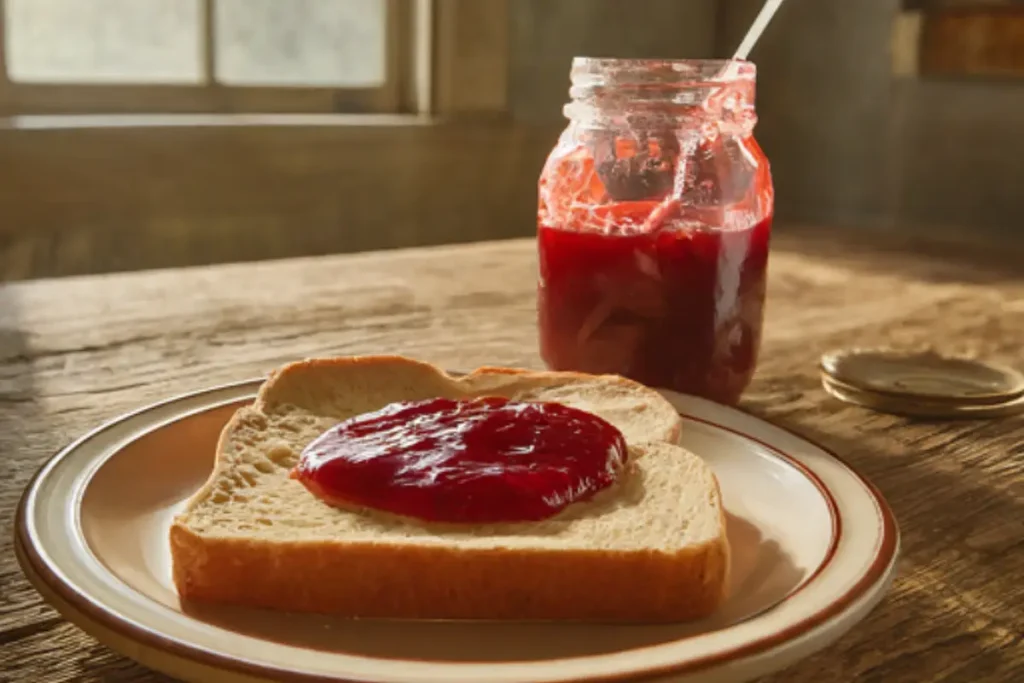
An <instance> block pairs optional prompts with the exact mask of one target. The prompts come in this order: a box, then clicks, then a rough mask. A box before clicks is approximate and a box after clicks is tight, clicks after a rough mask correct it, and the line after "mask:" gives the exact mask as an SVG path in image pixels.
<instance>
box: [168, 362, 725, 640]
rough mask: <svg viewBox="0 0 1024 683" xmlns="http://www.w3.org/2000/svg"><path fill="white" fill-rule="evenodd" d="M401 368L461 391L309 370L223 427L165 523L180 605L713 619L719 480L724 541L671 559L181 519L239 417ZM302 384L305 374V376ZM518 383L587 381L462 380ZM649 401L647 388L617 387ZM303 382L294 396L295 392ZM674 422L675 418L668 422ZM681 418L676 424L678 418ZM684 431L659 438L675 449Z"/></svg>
mask: <svg viewBox="0 0 1024 683" xmlns="http://www.w3.org/2000/svg"><path fill="white" fill-rule="evenodd" d="M396 362H400V363H408V364H410V367H413V368H414V369H415V371H416V372H422V373H423V375H424V377H425V378H429V381H431V382H433V381H437V382H441V383H445V385H446V390H448V389H451V390H452V391H454V392H458V391H464V390H465V386H466V380H463V379H456V378H452V377H451V376H449V375H447V374H446V373H444V372H443V371H441V370H439V369H438V368H436V367H435V366H433V365H430V364H428V363H422V362H419V361H412V360H409V359H406V358H403V357H400V356H364V357H351V358H336V359H335V358H332V359H312V360H306V361H300V362H297V363H292V364H290V365H287V366H285V367H283V368H281V369H280V370H278V371H276V372H274V373H272V374H271V376H270V377H269V378H268V380H267V381H266V382H265V383H264V384H263V386H262V387H261V388H260V390H259V392H258V395H257V398H256V401H255V403H254V405H253V407H252V408H248V409H245V408H243V409H241V410H240V411H239V412H237V413H236V414H235V415H234V416H233V417H232V419H231V420H230V421H229V422H228V424H227V425H226V426H225V428H224V430H223V431H222V433H221V436H220V441H219V443H218V446H217V458H216V462H215V466H214V471H213V472H212V473H211V475H210V478H209V479H208V481H207V482H206V484H205V485H204V486H203V487H202V488H201V489H200V491H198V492H197V493H196V494H195V495H194V496H193V497H192V499H191V500H190V501H189V504H188V505H187V507H186V510H185V511H184V512H183V513H182V514H181V515H179V516H178V517H177V518H176V519H175V520H174V522H173V523H172V526H171V529H170V545H171V557H172V575H173V580H174V584H175V586H176V588H177V590H178V593H179V595H180V597H181V599H182V600H183V601H185V602H188V601H209V602H222V603H231V604H238V605H247V606H253V607H265V608H273V609H279V610H287V611H297V612H319V613H329V614H341V615H347V616H353V617H366V618H432V619H437V618H462V619H527V620H534V619H540V620H547V619H558V620H611V621H637V622H664V621H680V620H689V619H695V618H701V617H704V616H707V615H709V614H711V613H712V612H713V611H714V610H715V609H716V608H717V607H718V605H719V604H720V603H721V601H722V599H723V598H724V596H725V592H726V589H727V582H728V577H729V565H730V552H729V547H728V542H727V540H726V536H725V533H724V528H725V519H724V507H723V506H722V505H721V493H720V489H719V486H718V481H717V479H716V480H714V491H713V493H712V494H711V495H713V497H714V498H715V499H716V500H715V503H716V504H717V506H718V509H719V511H720V514H721V516H722V519H721V529H723V532H722V533H721V534H720V535H718V536H717V537H715V538H714V539H712V540H710V541H708V542H705V543H700V544H694V545H691V546H687V547H685V548H683V549H681V550H678V551H675V552H669V551H660V550H655V549H651V550H643V551H623V550H608V549H593V550H581V549H571V550H570V549H558V548H503V547H492V548H467V547H457V546H444V545H437V544H422V543H394V542H369V541H359V542H357V541H344V540H340V539H339V540H337V541H324V540H315V541H312V540H310V541H303V540H274V541H272V542H270V541H266V540H262V539H259V538H252V539H249V538H243V537H237V536H232V535H214V534H205V533H204V534H199V533H196V532H195V531H193V530H192V528H190V526H189V524H188V516H189V514H190V513H191V512H192V510H193V509H194V508H195V507H196V506H198V505H199V504H200V503H201V502H202V501H203V500H205V498H206V497H207V495H208V494H209V493H210V492H211V489H212V488H213V487H214V486H215V484H216V482H217V480H218V477H219V476H220V475H221V474H222V470H223V469H224V468H225V466H226V465H225V462H224V458H223V457H222V454H223V453H224V452H225V447H226V445H227V443H228V441H229V440H230V439H231V438H232V434H233V432H234V430H235V429H236V427H237V425H238V424H239V422H240V421H241V420H242V416H243V415H244V414H245V413H244V411H246V410H249V411H257V412H260V413H262V412H263V411H265V410H267V409H272V406H273V405H274V404H275V403H279V402H282V400H284V401H286V400H287V399H288V392H289V391H293V390H295V388H296V386H299V385H303V382H304V379H303V378H304V377H320V376H321V375H323V374H324V372H325V371H326V372H327V373H328V374H330V373H332V372H339V371H340V372H346V371H348V370H350V369H352V368H362V369H368V368H369V369H372V368H374V367H375V366H376V365H380V364H394V363H396ZM308 373H312V375H309V374H308ZM501 376H515V377H519V378H524V379H529V378H530V377H537V378H538V379H543V380H544V381H558V380H565V381H570V380H574V379H587V380H593V379H594V376H590V375H583V374H581V373H536V372H530V371H526V370H518V369H511V368H480V369H477V370H475V371H473V372H471V373H469V374H468V375H466V376H465V377H466V378H468V382H469V383H472V382H473V381H474V380H478V379H480V378H481V377H484V378H486V377H499V378H500V377H501ZM602 379H607V381H610V382H616V383H618V382H625V383H628V384H629V385H631V386H633V385H635V387H640V388H641V389H643V390H645V391H647V389H646V388H643V387H642V385H636V384H635V383H633V382H631V381H630V380H624V379H622V378H620V377H607V378H602ZM295 382H298V385H294V383H295ZM673 414H674V412H673ZM677 417H678V416H677ZM681 424H682V421H681V419H679V420H678V421H677V422H675V423H673V424H672V425H671V427H670V428H669V429H667V430H666V432H665V435H664V436H665V440H666V441H670V442H672V443H677V442H678V438H679V433H680V427H681Z"/></svg>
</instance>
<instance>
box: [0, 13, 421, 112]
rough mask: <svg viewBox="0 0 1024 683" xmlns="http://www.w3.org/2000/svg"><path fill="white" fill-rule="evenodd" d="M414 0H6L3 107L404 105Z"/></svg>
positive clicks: (357, 108) (390, 108) (318, 108)
mask: <svg viewBox="0 0 1024 683" xmlns="http://www.w3.org/2000/svg"><path fill="white" fill-rule="evenodd" d="M412 5H413V0H287V1H285V0H88V1H86V0H0V8H2V10H3V12H2V15H0V16H2V21H3V29H4V30H3V31H2V33H0V41H2V48H3V49H2V51H0V66H3V70H2V73H0V113H2V114H7V115H12V114H52V113H124V112H131V113H138V112H145V113H167V112H201V113H219V112H246V113H274V112H304V113H305V112H309V113H330V112H396V111H400V110H401V109H402V102H401V99H402V97H401V93H402V92H403V88H404V87H407V84H406V83H404V82H403V81H405V80H407V79H408V78H409V77H410V76H411V74H412V64H411V61H412V53H413V50H412V49H411V47H410V43H411V40H410V37H411V35H412V31H411V26H410V24H411V21H412V14H413V12H412Z"/></svg>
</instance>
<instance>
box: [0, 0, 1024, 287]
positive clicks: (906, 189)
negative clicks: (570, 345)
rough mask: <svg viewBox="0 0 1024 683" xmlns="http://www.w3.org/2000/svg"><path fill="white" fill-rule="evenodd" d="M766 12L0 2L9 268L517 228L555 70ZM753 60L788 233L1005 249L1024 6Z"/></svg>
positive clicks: (848, 5)
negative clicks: (886, 234)
mask: <svg viewBox="0 0 1024 683" xmlns="http://www.w3.org/2000/svg"><path fill="white" fill-rule="evenodd" d="M760 4H761V0H687V1H686V2H680V1H679V0H631V2H628V3H626V2H621V1H620V0H433V1H432V2H428V1H427V0H295V1H294V2H289V3H280V2H265V1H264V0H256V1H254V2H253V1H250V2H248V4H247V3H241V4H240V3H239V2H238V0H188V1H186V2H181V1H179V0H92V1H91V2H88V3H86V2H81V0H5V1H3V2H0V5H3V9H4V13H3V19H4V22H5V24H6V25H5V27H4V28H5V31H4V35H5V36H6V40H5V45H4V51H3V55H4V59H3V61H2V63H0V66H2V67H3V72H4V74H5V76H4V77H3V80H2V81H0V117H2V119H0V159H2V160H3V163H2V164H0V278H2V279H17V278H25V277H38V276H50V275H66V274H74V273H87V272H105V271H111V270H125V269H138V268H150V267H166V266H179V265H190V264H199V263H211V262H221V261H238V260H247V259H262V258H275V257H283V256H294V255H305V254H320V253H333V252H342V251H353V250H363V249H379V248H394V247H403V246H412V245H422V244H437V243H445V242H457V241H475V240H482V239H496V238H505V237H514V236H528V235H530V234H532V233H533V231H534V230H535V224H534V218H535V215H534V211H535V206H536V198H535V193H536V178H537V174H538V172H539V169H540V166H541V164H542V162H543V158H544V156H545V155H546V154H547V152H548V150H549V149H550V148H551V146H552V144H553V142H554V140H555V138H556V136H557V134H558V131H559V130H560V128H561V127H562V126H563V123H564V122H563V120H562V118H561V106H562V104H563V103H564V101H565V99H566V88H567V86H568V78H567V73H568V67H569V60H570V59H571V57H572V56H574V55H578V54H589V55H596V56H601V55H604V56H618V57H713V56H725V55H727V54H728V53H729V51H730V50H731V49H732V48H733V46H735V45H736V44H737V43H738V41H739V39H740V37H741V36H742V33H743V32H744V31H745V30H746V27H747V25H748V24H749V22H750V20H751V19H752V17H753V15H754V14H755V13H756V11H757V9H758V7H759V6H760ZM72 7H74V8H76V9H74V12H77V13H79V14H78V15H75V17H72V19H69V17H70V16H71V15H69V14H68V12H69V11H71V10H69V8H72ZM182 7H185V8H186V9H184V10H183V9H182ZM147 8H148V9H147ZM188 8H191V9H188ZM146 12H150V14H149V15H147V14H146ZM61 31H63V32H64V33H61ZM131 37H134V41H133V40H132V39H129V38H131ZM76 40H77V41H78V42H77V43H76V42H75V41H76ZM752 58H753V59H754V60H755V61H756V62H757V64H758V68H759V77H758V91H759V94H758V104H757V106H758V112H759V116H760V123H759V126H758V128H757V133H756V134H757V136H758V138H759V140H760V141H761V143H762V146H763V147H764V148H765V150H766V152H767V154H768V156H769V158H770V160H771V162H772V167H773V172H774V176H775V181H776V186H777V210H778V225H779V228H778V229H780V230H785V229H788V227H787V226H797V225H804V226H812V227H813V229H814V230H815V231H818V232H822V233H826V232H827V231H830V230H840V229H846V228H854V229H864V230H869V229H870V230H884V231H890V232H912V231H921V230H925V231H929V232H932V231H941V232H943V233H946V234H952V235H965V236H966V235H970V236H972V237H975V236H978V235H988V236H990V237H991V239H1005V238H1006V237H1007V236H1012V237H1016V236H1017V235H1018V234H1020V233H1021V229H1020V228H1019V227H1018V226H1019V224H1020V222H1021V218H1022V217H1024V195H1022V193H1021V192H1020V191H1019V186H1020V185H1021V183H1022V180H1024V161H1022V159H1024V81H1022V80H1021V78H1022V76H1024V2H1016V1H1009V0H995V1H987V2H986V1H978V0H960V1H955V0H947V1H942V0H935V1H922V0H918V1H913V0H902V1H900V0H871V1H870V2H867V1H863V2H861V1H857V2H854V1H850V0H787V1H786V3H785V4H784V5H783V8H782V10H780V14H779V15H778V17H777V18H776V19H775V22H774V23H773V24H772V26H771V27H770V29H769V32H768V33H767V34H766V35H765V37H764V38H763V39H762V43H761V44H760V45H759V46H758V47H757V48H756V50H755V52H754V53H753V55H752ZM90 60H91V61H90ZM90 69H91V71H90ZM119 69H120V71H119ZM426 76H429V78H427V77H426ZM425 84H426V85H425ZM427 86H429V87H427ZM428 95H429V97H427V96H428ZM424 111H426V112H429V115H428V116H423V117H419V116H417V115H416V114H417V112H424Z"/></svg>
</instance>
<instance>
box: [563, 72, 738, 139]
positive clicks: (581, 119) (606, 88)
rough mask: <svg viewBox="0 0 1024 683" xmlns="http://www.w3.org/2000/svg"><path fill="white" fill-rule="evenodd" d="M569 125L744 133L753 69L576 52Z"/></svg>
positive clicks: (682, 133)
mask: <svg viewBox="0 0 1024 683" xmlns="http://www.w3.org/2000/svg"><path fill="white" fill-rule="evenodd" d="M570 79H571V83H572V85H571V87H570V88H569V95H570V97H571V102H569V104H567V105H565V108H564V109H563V111H564V113H565V115H566V117H567V118H569V119H570V121H572V123H573V125H574V126H577V127H580V128H589V129H604V130H627V129H628V130H635V131H637V132H648V131H661V132H666V131H669V130H671V131H673V132H674V133H675V134H676V136H677V137H685V136H686V134H687V132H688V131H693V132H694V134H695V135H696V134H702V131H703V134H707V132H708V131H707V129H708V128H709V127H711V128H715V129H717V130H718V132H720V133H723V134H731V135H749V134H750V132H751V131H752V130H753V128H754V125H755V124H756V123H757V115H756V114H755V111H754V94H755V82H756V68H755V67H754V65H753V64H752V63H750V62H746V61H737V60H646V59H593V58H587V57H577V58H575V59H574V60H573V64H572V71H571V73H570Z"/></svg>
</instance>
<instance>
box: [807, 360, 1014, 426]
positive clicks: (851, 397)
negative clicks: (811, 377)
mask: <svg viewBox="0 0 1024 683" xmlns="http://www.w3.org/2000/svg"><path fill="white" fill-rule="evenodd" d="M821 384H822V386H823V387H824V388H825V391H827V392H828V393H829V394H831V395H832V396H833V397H835V398H837V399H839V400H841V401H845V402H846V403H852V404H854V405H859V406H862V407H864V408H868V409H870V410H875V411H878V412H882V413H891V414H894V415H903V416H906V417H920V418H938V419H955V418H960V419H982V418H994V417H1003V416H1007V415H1015V414H1019V413H1024V395H1021V396H1017V397H1016V398H1010V399H1007V400H1005V401H1001V402H997V403H972V402H970V401H966V402H956V401H950V400H946V399H938V400H933V399H925V398H913V397H908V396H900V395H896V394H885V393H880V392H873V391H865V390H863V389H860V388H858V387H855V386H851V385H849V384H845V383H843V382H840V381H837V380H836V379H834V378H833V377H831V376H830V375H828V374H827V373H825V372H822V373H821Z"/></svg>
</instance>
